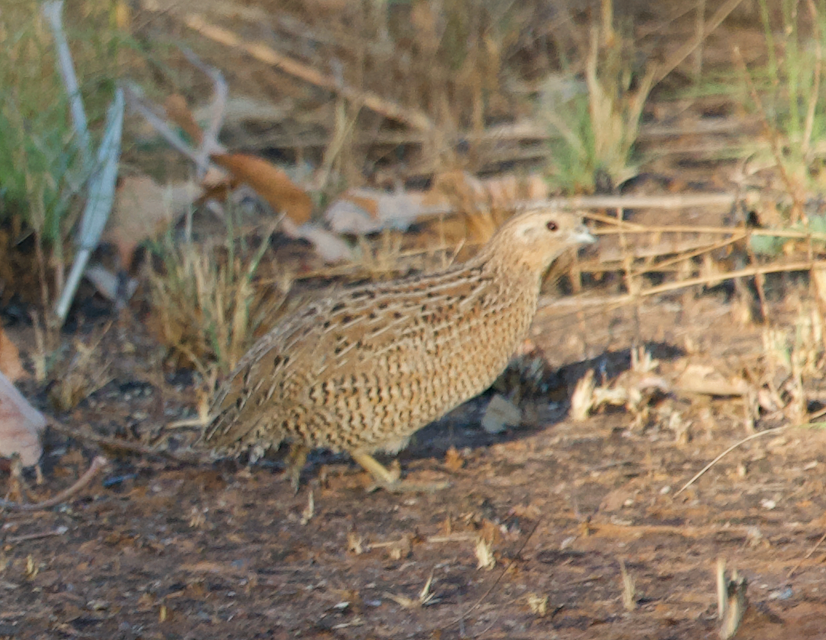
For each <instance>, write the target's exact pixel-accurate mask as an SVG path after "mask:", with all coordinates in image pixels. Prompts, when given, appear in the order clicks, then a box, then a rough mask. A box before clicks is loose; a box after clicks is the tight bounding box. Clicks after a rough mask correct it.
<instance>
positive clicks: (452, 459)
mask: <svg viewBox="0 0 826 640" xmlns="http://www.w3.org/2000/svg"><path fill="white" fill-rule="evenodd" d="M445 466H446V467H447V468H448V469H450V470H451V471H458V470H459V469H461V468H462V467H464V466H465V459H464V457H463V456H462V454H461V453H459V450H458V449H457V448H456V447H450V449H448V450H447V451H446V452H445Z"/></svg>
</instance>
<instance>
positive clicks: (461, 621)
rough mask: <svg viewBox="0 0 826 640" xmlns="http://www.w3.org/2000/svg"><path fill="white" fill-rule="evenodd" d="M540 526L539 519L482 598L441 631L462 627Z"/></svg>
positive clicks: (494, 587) (500, 579) (540, 521)
mask: <svg viewBox="0 0 826 640" xmlns="http://www.w3.org/2000/svg"><path fill="white" fill-rule="evenodd" d="M540 524H542V519H541V518H540V519H539V520H537V522H536V524H535V525H534V526H533V529H531V531H530V533H528V535H527V536H526V537H525V541H524V542H523V543H522V544H521V545H520V546H519V549H518V550H517V551H516V554H514V556H513V558H512V559H511V561H510V562H509V563H508V564H507V566H506V567H505V568H503V569H502V571H500V572H499V575H498V576H497V577H496V580H494V581H493V584H492V585H490V588H489V589H488V590H487V591H485V593H483V594H482V597H481V598H479V599H478V600H477V601H476V602H475V603H474V604H473V605H471V606H470V607H469V608H468V609H467V611H464V612H463V613H462V614H461V615H460V616H459V617H458V618H456V619H455V620H453V621H452V622H449V623H448V624H447V625H446V626H444V627H443V629H449V628H450V627H452V626H454V625H457V624H459V625H464V623H465V618H467V617H468V616H469V615H470V614H471V613H472V612H473V611H475V610H476V609H478V608H479V607H480V606H481V605H482V603H483V602H484V601H485V600H486V599H487V597H488V596H489V595H490V594H491V593H493V590H494V589H496V587H497V585H498V584H499V583H500V582H501V581H502V578H504V577H505V574H506V573H507V572H508V571H510V568H511V567H512V566H513V565H514V563H515V562H516V561H517V559H518V558H519V556H520V555H521V553H522V551H523V550H524V549H525V547H526V546H527V544H528V541H529V540H530V539H531V538H532V537H533V534H534V533H536V530H537V529H538V528H539V525H540Z"/></svg>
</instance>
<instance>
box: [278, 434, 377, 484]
mask: <svg viewBox="0 0 826 640" xmlns="http://www.w3.org/2000/svg"><path fill="white" fill-rule="evenodd" d="M308 453H310V449H309V447H306V446H304V445H303V444H299V443H298V442H293V443H292V444H290V453H289V454H287V471H286V473H287V477H288V478H289V479H290V484H291V485H292V486H293V490H294V491H295V492H296V493H298V482H299V480H300V479H301V470H302V469H303V468H304V465H305V464H306V463H307V454H308ZM376 464H378V463H376Z"/></svg>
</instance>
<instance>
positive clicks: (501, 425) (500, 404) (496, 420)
mask: <svg viewBox="0 0 826 640" xmlns="http://www.w3.org/2000/svg"><path fill="white" fill-rule="evenodd" d="M521 423H522V410H521V409H520V408H519V407H517V406H516V405H515V404H513V403H512V402H511V401H510V400H508V399H507V398H505V396H503V395H502V394H499V393H497V394H496V395H495V396H493V398H491V399H490V402H489V403H488V406H487V408H486V409H485V415H484V416H482V428H483V429H484V430H485V431H487V432H488V433H501V432H502V431H504V430H505V429H506V428H507V427H518V426H519V425H520V424H521Z"/></svg>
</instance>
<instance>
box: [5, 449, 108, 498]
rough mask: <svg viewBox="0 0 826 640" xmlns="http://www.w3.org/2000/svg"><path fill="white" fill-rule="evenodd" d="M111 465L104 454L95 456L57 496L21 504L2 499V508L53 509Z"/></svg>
mask: <svg viewBox="0 0 826 640" xmlns="http://www.w3.org/2000/svg"><path fill="white" fill-rule="evenodd" d="M108 465H109V460H107V459H106V458H104V457H103V456H95V459H94V460H92V464H91V465H89V468H88V469H87V470H86V472H85V473H84V474H83V475H82V476H80V477H79V478H78V479H77V482H75V483H74V484H73V485H72V486H71V487H69V488H68V489H64V490H63V491H61V492H60V493H58V494H57V495H56V496H54V497H52V498H49V499H48V500H44V501H43V502H35V503H34V504H19V503H17V502H10V501H8V500H0V508H3V509H9V510H10V511H42V510H43V509H51V508H52V507H56V506H57V505H59V504H60V503H62V502H66V501H67V500H68V499H69V498H71V497H72V496H74V495H75V494H76V493H78V492H80V491H82V490H83V489H84V488H85V487H86V486H87V485H88V484H89V483H90V482H91V481H92V480H93V479H94V477H95V476H96V475H97V474H98V472H99V471H100V470H101V469H103V468H105V467H107V466H108Z"/></svg>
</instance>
